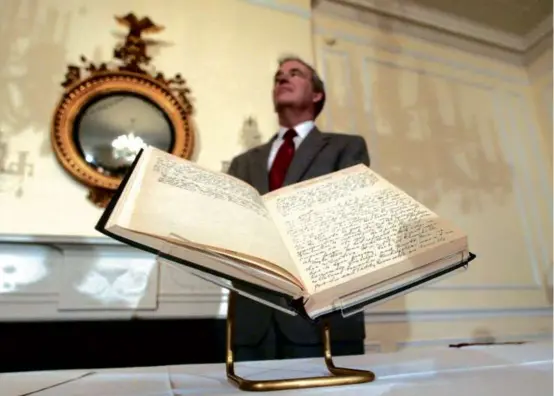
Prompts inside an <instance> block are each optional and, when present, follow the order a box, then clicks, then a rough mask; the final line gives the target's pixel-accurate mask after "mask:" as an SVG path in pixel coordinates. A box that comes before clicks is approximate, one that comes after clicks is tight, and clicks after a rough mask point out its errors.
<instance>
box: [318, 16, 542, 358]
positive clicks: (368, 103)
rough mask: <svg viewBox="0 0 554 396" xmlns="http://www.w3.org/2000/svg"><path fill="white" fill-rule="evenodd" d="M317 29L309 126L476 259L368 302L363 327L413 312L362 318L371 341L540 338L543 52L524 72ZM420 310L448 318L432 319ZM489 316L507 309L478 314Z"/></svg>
mask: <svg viewBox="0 0 554 396" xmlns="http://www.w3.org/2000/svg"><path fill="white" fill-rule="evenodd" d="M314 32H315V33H314V47H315V53H316V59H317V67H318V69H319V70H320V71H321V72H322V73H323V77H324V79H325V81H326V82H327V90H328V95H329V99H328V102H327V103H328V104H327V107H326V109H325V111H324V113H323V114H322V119H321V120H319V125H320V126H321V127H322V128H323V129H325V130H332V131H338V132H344V133H357V134H360V135H362V136H364V137H365V138H366V141H367V143H368V147H369V150H370V156H371V162H372V167H373V169H375V170H376V171H377V172H379V173H381V174H382V175H384V176H385V177H386V178H388V179H389V180H390V181H392V182H393V183H395V184H396V185H398V186H399V187H401V188H403V189H404V190H406V191H407V192H408V193H410V194H411V195H412V196H414V197H415V198H417V199H418V200H420V201H421V202H423V203H424V204H425V205H427V206H429V207H430V208H432V209H433V210H435V211H436V212H437V213H438V214H440V215H442V216H444V217H445V218H448V219H450V220H452V221H453V222H454V223H456V224H457V225H459V226H460V227H461V228H462V229H464V230H465V231H466V232H467V233H468V235H469V242H470V248H471V250H472V251H473V252H474V253H475V254H477V256H478V260H476V261H475V263H474V264H473V265H471V266H470V267H469V271H467V272H466V273H464V274H461V275H457V276H455V277H453V278H451V279H448V280H443V281H441V282H440V283H438V284H436V285H434V286H431V287H429V288H426V289H425V290H421V291H417V292H415V293H412V294H410V295H408V296H406V297H405V298H399V299H395V300H393V301H391V302H390V303H387V304H384V305H383V306H380V307H376V308H375V309H371V310H369V311H368V321H369V323H371V318H372V315H378V314H379V313H382V312H386V313H391V312H403V311H405V310H407V311H409V312H410V313H411V316H410V318H411V319H409V318H407V317H402V319H399V320H397V321H394V322H391V323H388V324H380V325H378V326H377V325H368V338H369V339H368V342H371V341H370V340H371V338H372V337H375V338H376V339H378V340H379V341H376V342H375V343H376V344H379V343H381V344H384V345H386V346H388V347H389V348H392V347H393V346H394V345H397V346H398V345H399V344H398V340H399V339H405V340H409V342H408V344H407V345H412V344H413V345H416V344H418V342H417V341H416V340H420V341H421V342H422V343H423V344H425V342H426V341H428V340H433V339H435V338H437V337H438V338H441V339H444V338H445V336H446V334H448V335H449V337H451V338H452V339H456V338H457V337H460V338H464V337H470V336H472V337H475V338H479V339H482V338H495V337H496V338H498V337H506V336H508V334H510V333H511V332H512V333H514V332H515V333H516V334H517V333H519V334H522V332H523V333H529V334H535V333H543V332H545V334H549V333H550V332H551V329H552V324H551V321H552V318H551V316H550V315H551V301H552V300H551V286H550V287H549V284H550V285H551V280H550V281H548V279H550V278H551V277H552V222H551V220H552V178H551V175H552V162H551V156H552V151H551V150H552V127H551V120H552V119H551V110H552V63H551V61H552V55H551V51H550V53H546V54H543V55H542V56H541V57H539V58H538V59H537V60H535V62H534V63H533V64H531V65H530V66H529V67H528V68H527V67H524V66H522V65H514V64H512V63H509V62H505V61H501V60H498V59H492V58H490V57H486V56H480V55H477V54H474V53H469V52H467V51H463V50H461V49H458V48H455V47H449V46H446V45H439V44H436V43H431V42H428V41H425V40H422V39H418V38H417V37H414V36H409V35H406V34H403V33H402V32H400V31H397V30H396V29H395V27H394V25H392V24H389V23H387V22H385V21H383V22H382V23H378V24H374V25H372V26H370V25H362V24H360V23H357V22H353V21H352V20H349V19H342V18H337V17H335V16H331V15H329V14H328V13H317V12H316V13H314ZM548 60H549V61H550V63H548ZM429 311H431V312H433V313H437V312H457V313H458V315H457V316H456V315H455V316H451V317H450V319H449V321H452V322H454V323H438V322H440V321H438V322H437V319H433V317H432V315H431V316H429V315H427V314H428V313H429ZM493 311H494V312H497V313H498V312H504V313H505V314H506V315H507V317H506V318H503V319H502V320H498V319H495V320H493V319H490V320H488V321H487V320H486V319H483V318H479V319H477V317H476V316H475V315H476V313H477V312H481V314H482V315H483V316H487V312H490V314H491V315H493ZM510 312H511V313H510ZM540 312H542V315H543V316H545V317H541V318H533V319H532V320H530V319H529V318H528V316H529V315H533V316H537V315H538V316H541V313H540ZM508 316H510V317H508ZM442 319H444V317H442ZM429 322H431V323H432V324H431V323H429ZM485 323H486V325H485ZM508 323H509V325H508ZM447 328H448V330H446V329H447ZM380 329H382V330H380ZM516 329H517V330H516ZM391 343H392V344H391ZM400 344H402V343H400ZM391 345H392V346H391ZM402 345H404V344H402Z"/></svg>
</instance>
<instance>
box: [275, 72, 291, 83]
mask: <svg viewBox="0 0 554 396" xmlns="http://www.w3.org/2000/svg"><path fill="white" fill-rule="evenodd" d="M288 81H289V75H288V74H281V75H280V76H279V77H277V83H279V84H283V83H286V82H288Z"/></svg>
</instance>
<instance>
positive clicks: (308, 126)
mask: <svg viewBox="0 0 554 396" xmlns="http://www.w3.org/2000/svg"><path fill="white" fill-rule="evenodd" d="M314 126H315V123H314V122H313V121H311V120H310V121H304V122H301V123H300V124H298V125H295V126H294V130H295V131H296V133H297V134H298V136H299V137H300V139H301V140H304V139H305V138H306V136H308V133H310V131H311V130H312V129H314ZM289 129H290V128H285V127H280V128H279V134H278V138H279V139H283V136H284V135H285V132H287V131H288V130H289Z"/></svg>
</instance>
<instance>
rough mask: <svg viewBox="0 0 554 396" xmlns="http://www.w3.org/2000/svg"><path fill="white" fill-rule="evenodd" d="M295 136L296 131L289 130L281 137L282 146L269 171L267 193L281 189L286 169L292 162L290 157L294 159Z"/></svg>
mask: <svg viewBox="0 0 554 396" xmlns="http://www.w3.org/2000/svg"><path fill="white" fill-rule="evenodd" d="M295 136H296V131H295V130H294V129H289V130H288V131H287V132H286V133H285V136H284V137H283V144H281V147H279V151H278V152H277V155H276V156H275V160H274V161H273V166H272V167H271V170H270V171H269V191H273V190H276V189H278V188H281V186H282V185H283V181H284V180H285V176H286V174H287V169H288V168H289V165H290V163H291V162H292V157H294V150H295V147H294V141H293V139H294V137H295Z"/></svg>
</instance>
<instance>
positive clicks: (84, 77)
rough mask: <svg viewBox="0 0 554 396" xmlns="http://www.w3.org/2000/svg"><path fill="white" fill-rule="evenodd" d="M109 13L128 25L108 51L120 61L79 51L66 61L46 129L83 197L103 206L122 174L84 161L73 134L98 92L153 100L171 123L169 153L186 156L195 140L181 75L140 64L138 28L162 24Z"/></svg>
mask: <svg viewBox="0 0 554 396" xmlns="http://www.w3.org/2000/svg"><path fill="white" fill-rule="evenodd" d="M115 18H116V21H118V22H119V23H120V24H122V25H124V26H126V27H128V28H129V30H130V32H129V34H128V35H127V37H126V40H125V43H124V44H123V45H121V46H120V47H116V49H115V51H114V54H115V58H117V59H119V60H120V61H122V62H120V64H119V65H118V66H116V67H112V68H109V67H108V66H107V65H106V64H105V63H102V64H100V65H95V64H94V63H92V62H88V61H87V59H86V58H85V57H84V56H81V62H82V63H83V65H82V66H75V65H69V66H68V70H67V73H66V76H65V77H66V80H65V81H64V82H63V83H62V86H63V87H64V88H65V90H64V93H63V95H62V97H61V99H60V100H59V102H58V105H57V106H56V109H55V111H54V116H53V120H52V129H51V142H52V146H53V150H54V153H55V155H56V158H57V160H58V161H59V163H60V164H61V165H62V167H63V168H64V169H65V170H66V171H67V172H68V173H69V174H70V175H71V176H72V177H73V178H74V179H76V180H77V181H78V182H80V183H81V184H84V185H85V186H86V187H88V188H89V196H88V198H89V200H90V201H92V202H93V203H94V204H95V205H96V206H99V207H106V205H107V203H108V202H109V200H110V199H111V197H112V196H113V193H114V192H115V190H117V188H118V187H119V184H120V182H121V180H122V177H116V176H110V175H105V174H103V173H102V172H100V171H99V170H97V169H95V168H94V167H93V166H92V165H90V164H89V163H87V162H86V161H85V158H84V157H83V156H82V154H81V150H80V149H79V147H80V144H79V142H78V141H76V137H75V136H76V134H75V120H76V119H77V117H78V116H79V115H80V113H81V111H82V110H83V108H84V107H85V106H87V105H88V104H89V103H91V102H92V101H94V100H95V99H97V98H98V97H100V96H102V97H104V96H106V95H109V94H110V93H114V94H116V93H130V94H134V95H138V96H141V97H143V98H145V99H147V100H149V101H151V102H153V103H154V104H156V105H158V106H159V107H160V108H161V109H162V111H163V112H164V113H165V114H166V116H167V118H168V119H169V120H170V122H171V124H172V125H171V126H172V129H173V133H174V136H173V142H174V144H173V147H172V149H171V151H170V153H171V154H173V155H176V156H179V157H182V158H186V159H189V158H190V157H191V155H192V153H193V150H194V143H195V138H194V128H193V124H192V113H193V108H192V104H191V102H190V100H189V98H188V94H189V93H190V90H189V89H188V88H187V87H186V82H185V80H183V78H182V77H181V76H180V75H179V74H177V75H176V76H175V77H174V78H171V79H166V78H165V77H164V75H163V74H162V73H156V75H152V74H150V73H148V72H147V71H146V70H145V68H144V66H146V65H147V64H148V63H149V61H150V58H149V57H148V56H147V55H146V51H145V49H146V42H145V40H144V39H143V38H142V37H141V33H147V32H152V31H155V32H157V31H160V30H162V29H163V27H160V26H157V25H154V24H153V23H152V22H151V21H150V20H149V19H148V18H142V19H141V20H140V21H138V20H137V18H136V17H135V16H134V15H133V14H132V13H131V14H128V15H127V16H125V17H115ZM144 26H146V28H144Z"/></svg>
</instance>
